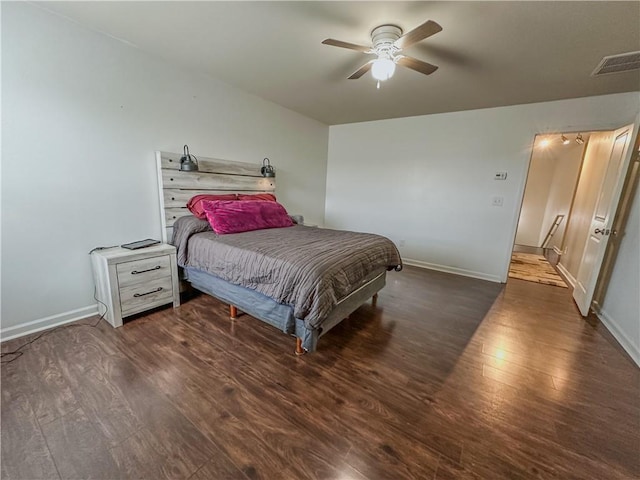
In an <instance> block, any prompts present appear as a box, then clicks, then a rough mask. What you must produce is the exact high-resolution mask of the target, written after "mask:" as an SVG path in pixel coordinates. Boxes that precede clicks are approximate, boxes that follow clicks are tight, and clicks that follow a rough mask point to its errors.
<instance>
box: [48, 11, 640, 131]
mask: <svg viewBox="0 0 640 480" xmlns="http://www.w3.org/2000/svg"><path fill="white" fill-rule="evenodd" d="M39 5H40V6H42V7H43V8H46V9H48V10H51V11H54V12H57V13H59V14H61V15H64V16H66V17H69V18H71V19H73V20H75V21H77V22H79V23H80V24H82V25H84V26H86V27H87V28H90V29H93V30H97V31H100V32H102V33H105V34H108V35H111V36H113V37H116V38H118V39H120V40H123V41H126V42H129V43H131V44H133V45H135V46H136V47H138V48H140V49H141V50H143V51H146V52H148V53H150V54H152V55H154V56H156V57H161V58H164V59H166V60H167V61H169V62H170V63H172V64H173V65H175V67H176V68H184V67H187V68H190V69H193V70H196V71H201V72H204V73H206V74H209V75H211V76H212V77H215V78H217V79H220V80H222V81H224V82H227V83H229V84H231V85H234V86H236V87H238V88H240V89H242V90H245V91H248V92H251V93H253V94H255V95H258V96H260V97H262V98H265V99H267V100H271V101H273V102H275V103H277V104H280V105H282V106H284V107H287V108H289V109H291V110H295V111H297V112H300V113H302V114H304V115H306V116H309V117H311V118H315V119H317V120H319V121H321V122H324V123H326V124H329V125H334V124H340V123H350V122H360V121H367V120H377V119H383V118H396V117H406V116H412V115H423V114H429V113H439V112H450V111H459V110H469V109H474V108H484V107H495V106H502V105H514V104H522V103H531V102H539V101H546V100H557V99H564V98H576V97H584V96H590V95H600V94H607V93H617V92H627V91H633V90H640V73H639V72H638V71H635V72H628V73H621V74H613V75H606V76H602V77H598V78H594V77H591V76H590V73H591V72H592V70H593V69H594V68H595V66H596V65H597V64H598V62H599V61H600V59H601V58H602V57H603V56H604V55H611V54H618V53H624V52H630V51H636V50H640V2H636V1H632V2H607V1H605V2H559V1H550V2H537V1H536V2H482V1H480V2H269V1H265V2H41V3H39ZM427 19H432V20H434V21H436V22H438V23H439V24H440V25H441V26H442V27H443V31H442V32H440V33H438V34H436V35H434V36H433V37H430V38H428V39H426V40H424V41H423V42H420V43H419V44H417V45H414V46H413V47H411V48H409V49H408V50H407V51H406V52H404V53H406V54H408V55H412V56H415V57H417V58H419V59H422V60H425V61H427V62H430V63H433V64H436V65H438V66H439V67H440V68H439V70H437V71H436V72H435V73H434V74H432V75H430V76H424V75H421V74H419V73H417V72H414V71H412V70H408V69H406V68H400V67H399V68H398V69H397V71H396V74H395V76H394V77H393V78H392V79H391V80H389V81H388V82H386V83H383V84H382V87H381V88H380V90H376V86H375V81H374V80H373V79H372V78H371V76H370V75H369V74H366V75H365V76H363V77H362V78H361V79H359V80H347V77H348V76H349V75H350V74H351V73H353V71H355V70H356V69H357V68H358V67H360V66H361V65H362V64H363V63H365V62H366V61H367V60H368V59H369V58H370V57H369V56H366V55H363V54H361V53H358V52H355V51H351V50H346V49H342V48H336V47H330V46H326V45H322V44H321V42H322V40H324V39H325V38H329V37H330V38H335V39H339V40H343V41H347V42H352V43H359V44H364V45H369V44H370V37H369V33H370V31H371V30H372V29H373V28H374V27H375V26H377V25H379V24H383V23H393V24H396V25H398V26H400V27H402V28H403V29H404V30H405V32H406V31H408V30H411V29H413V28H414V27H416V26H418V25H419V24H421V23H423V22H424V21H426V20H427Z"/></svg>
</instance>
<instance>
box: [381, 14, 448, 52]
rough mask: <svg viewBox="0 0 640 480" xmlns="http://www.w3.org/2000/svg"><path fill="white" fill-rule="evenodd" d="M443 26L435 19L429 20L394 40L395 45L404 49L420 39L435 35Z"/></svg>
mask: <svg viewBox="0 0 640 480" xmlns="http://www.w3.org/2000/svg"><path fill="white" fill-rule="evenodd" d="M441 30H442V27H441V26H440V25H438V24H437V23H436V22H434V21H433V20H427V21H426V22H424V23H423V24H422V25H420V26H419V27H416V28H414V29H413V30H411V31H410V32H407V33H405V34H404V35H403V36H401V37H400V38H399V39H398V40H396V41H395V42H394V44H393V45H394V46H396V47H398V48H400V49H403V48H408V47H410V46H411V45H413V44H414V43H418V42H419V41H420V40H424V39H425V38H427V37H430V36H431V35H435V34H436V33H438V32H440V31H441Z"/></svg>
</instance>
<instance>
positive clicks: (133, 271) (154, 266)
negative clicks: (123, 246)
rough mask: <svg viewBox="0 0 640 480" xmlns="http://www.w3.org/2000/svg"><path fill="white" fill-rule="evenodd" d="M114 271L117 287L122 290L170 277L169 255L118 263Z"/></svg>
mask: <svg viewBox="0 0 640 480" xmlns="http://www.w3.org/2000/svg"><path fill="white" fill-rule="evenodd" d="M116 270H117V272H118V286H119V287H120V288H122V287H126V286H129V285H135V284H137V283H141V282H149V281H151V280H155V279H156V278H163V277H167V276H171V258H170V256H169V255H162V256H159V257H151V258H145V259H142V260H134V261H132V262H124V263H119V264H118V265H117V266H116Z"/></svg>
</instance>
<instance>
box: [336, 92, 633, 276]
mask: <svg viewBox="0 0 640 480" xmlns="http://www.w3.org/2000/svg"><path fill="white" fill-rule="evenodd" d="M639 110H640V97H639V94H638V93H637V92H634V93H626V94H617V95H606V96H599V97H589V98H580V99H574V100H563V101H556V102H545V103H537V104H529V105H517V106H511V107H501V108H492V109H484V110H473V111H465V112H456V113H445V114H437V115H426V116H419V117H411V118H401V119H393V120H381V121H375V122H365V123H357V124H347V125H337V126H332V127H330V133H329V164H328V171H327V195H326V209H325V224H326V225H327V226H329V227H337V228H347V229H353V230H360V231H368V232H376V233H381V234H383V235H387V236H389V237H390V238H391V239H393V240H394V241H396V243H401V241H404V242H405V245H404V246H400V250H401V253H402V255H403V258H404V259H405V261H407V262H411V263H414V264H417V265H423V266H428V267H431V268H437V269H441V270H444V271H450V272H454V273H461V274H464V275H470V276H475V277H479V278H486V279H490V280H494V281H504V280H506V275H507V270H508V265H509V258H510V254H511V248H512V245H513V240H514V237H515V229H516V223H517V219H518V212H519V210H520V202H521V199H522V192H523V188H524V183H525V176H526V171H527V166H528V162H529V158H530V155H531V144H532V142H533V139H534V136H535V135H536V134H537V133H552V132H553V133H558V132H562V131H580V130H583V131H590V130H602V129H605V130H610V129H614V128H616V127H619V126H622V125H625V124H628V123H631V122H633V121H634V118H635V116H636V114H637V112H638V111H639ZM501 170H506V171H507V172H508V178H507V180H506V181H496V180H493V176H494V173H495V172H497V171H501ZM494 196H502V197H504V206H502V207H494V206H492V205H491V200H492V197H494Z"/></svg>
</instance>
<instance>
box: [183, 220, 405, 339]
mask: <svg viewBox="0 0 640 480" xmlns="http://www.w3.org/2000/svg"><path fill="white" fill-rule="evenodd" d="M173 231H174V234H173V242H172V243H173V244H174V245H175V246H176V247H177V249H178V264H179V265H180V266H182V267H193V268H197V269H199V270H203V271H205V272H208V273H210V274H213V275H215V276H217V277H219V278H222V279H223V280H225V281H227V282H230V283H233V284H235V285H241V286H244V287H247V288H250V289H253V290H256V291H258V292H260V293H262V294H264V295H266V296H268V297H270V298H272V299H274V300H276V301H277V302H278V303H282V304H285V305H291V306H292V307H293V309H294V315H295V316H296V318H300V319H303V320H304V321H305V325H306V326H307V328H309V329H316V328H318V327H319V326H320V325H321V323H322V321H323V319H324V318H326V316H327V315H328V314H329V312H331V310H332V309H333V308H334V307H335V306H336V304H337V303H338V302H339V301H340V300H341V299H342V298H344V297H346V296H347V295H349V294H350V293H351V292H353V291H354V290H356V289H358V288H359V287H361V286H362V285H364V284H365V283H367V282H368V281H369V280H371V279H373V278H374V277H375V276H377V275H379V274H380V273H381V272H383V271H384V270H391V269H396V270H400V269H401V268H402V260H401V259H400V254H399V252H398V250H397V249H396V247H395V245H394V244H393V242H391V240H389V239H388V238H386V237H382V236H380V235H373V234H368V233H356V232H346V231H341V230H329V229H323V228H312V227H304V226H300V225H296V226H293V227H286V228H271V229H266V230H255V231H252V232H244V233H236V234H229V235H216V234H215V233H214V232H213V231H211V229H210V228H209V224H208V223H207V222H206V221H204V220H199V219H197V218H195V217H193V216H187V217H182V218H180V219H178V220H177V221H176V223H175V225H174V229H173Z"/></svg>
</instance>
